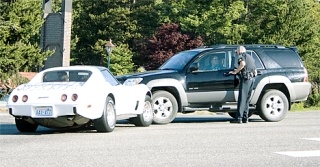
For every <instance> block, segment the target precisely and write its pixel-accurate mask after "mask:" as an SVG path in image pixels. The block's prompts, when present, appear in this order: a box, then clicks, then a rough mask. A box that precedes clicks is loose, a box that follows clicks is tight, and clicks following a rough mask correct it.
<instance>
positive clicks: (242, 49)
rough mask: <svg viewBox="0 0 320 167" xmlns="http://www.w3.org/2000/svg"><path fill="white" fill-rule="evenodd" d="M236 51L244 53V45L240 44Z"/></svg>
mask: <svg viewBox="0 0 320 167" xmlns="http://www.w3.org/2000/svg"><path fill="white" fill-rule="evenodd" d="M237 51H238V52H239V53H246V51H247V50H246V48H245V47H244V46H242V45H240V46H238V48H237Z"/></svg>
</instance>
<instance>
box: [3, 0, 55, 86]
mask: <svg viewBox="0 0 320 167" xmlns="http://www.w3.org/2000/svg"><path fill="white" fill-rule="evenodd" d="M0 4H1V5H0V16H1V17H0V67H1V68H0V74H1V76H0V80H2V81H5V80H7V79H8V77H9V76H11V75H13V74H15V73H17V72H18V71H37V69H38V67H39V66H42V65H43V61H44V60H45V59H46V57H47V56H48V55H49V54H51V52H45V53H42V52H41V50H40V47H39V43H40V27H41V25H42V23H43V20H42V19H41V11H42V10H41V3H40V1H39V0H31V1H25V0H16V1H12V2H3V1H1V2H0Z"/></svg>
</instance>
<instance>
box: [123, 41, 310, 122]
mask: <svg viewBox="0 0 320 167" xmlns="http://www.w3.org/2000/svg"><path fill="white" fill-rule="evenodd" d="M244 46H245V47H246V49H247V53H248V54H250V55H252V56H253V58H254V60H255V64H256V67H257V71H258V76H257V77H256V82H255V85H254V91H253V93H252V96H251V102H250V114H249V115H250V116H251V115H252V114H258V115H259V116H260V117H261V118H262V119H263V120H265V121H271V122H275V121H280V120H282V119H283V118H284V117H285V115H286V113H287V111H288V110H290V108H291V104H292V103H294V102H299V101H304V100H306V99H307V97H308V95H309V93H310V90H311V84H310V83H309V82H308V74H307V70H306V68H305V67H304V65H303V62H302V61H301V58H300V56H299V55H298V50H297V48H296V47H289V48H288V47H284V46H281V45H244ZM236 48H237V45H214V46H210V47H201V48H196V49H192V50H187V51H182V52H180V53H177V54H176V55H174V56H173V57H172V58H170V59H169V60H168V61H166V62H165V63H164V64H163V65H162V66H161V67H160V68H159V69H158V70H154V71H146V72H143V73H135V74H130V75H123V76H118V77H117V78H118V79H119V80H120V82H123V81H124V80H126V79H128V78H131V79H137V78H138V79H139V81H140V80H141V79H142V80H141V83H144V84H146V85H148V87H149V88H150V89H151V91H152V92H153V98H152V100H153V105H154V123H158V124H166V123H170V122H171V121H172V120H173V119H174V118H175V117H176V114H177V112H183V113H188V112H194V111H199V110H207V111H211V112H228V113H229V115H230V116H231V117H235V111H236V109H237V97H238V93H239V77H238V76H236V75H227V74H228V72H229V71H231V70H233V69H234V68H236V67H237V55H236V54H235V50H236ZM213 58H215V59H217V58H218V63H219V68H210V67H209V68H208V65H209V64H208V63H210V62H211V59H213Z"/></svg>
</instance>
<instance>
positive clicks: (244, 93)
mask: <svg viewBox="0 0 320 167" xmlns="http://www.w3.org/2000/svg"><path fill="white" fill-rule="evenodd" d="M236 54H237V55H238V68H237V69H235V70H234V71H230V72H229V74H234V75H235V74H240V86H239V95H238V103H237V114H236V118H235V120H232V121H230V123H240V124H241V123H242V122H243V123H247V122H248V121H249V117H248V114H249V102H250V97H251V92H252V89H253V84H254V77H255V76H256V75H257V70H256V66H255V64H254V59H253V58H252V56H251V55H249V54H247V53H246V48H245V47H244V46H238V48H237V50H236Z"/></svg>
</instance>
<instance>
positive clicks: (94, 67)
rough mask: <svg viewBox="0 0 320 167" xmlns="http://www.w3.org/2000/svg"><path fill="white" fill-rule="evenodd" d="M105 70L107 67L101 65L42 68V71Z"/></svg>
mask: <svg viewBox="0 0 320 167" xmlns="http://www.w3.org/2000/svg"><path fill="white" fill-rule="evenodd" d="M96 69H98V70H100V71H102V70H105V69H107V68H106V67H103V66H93V65H92V66H91V65H74V66H63V67H52V68H48V69H45V70H43V72H47V71H57V70H90V71H92V70H96Z"/></svg>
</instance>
